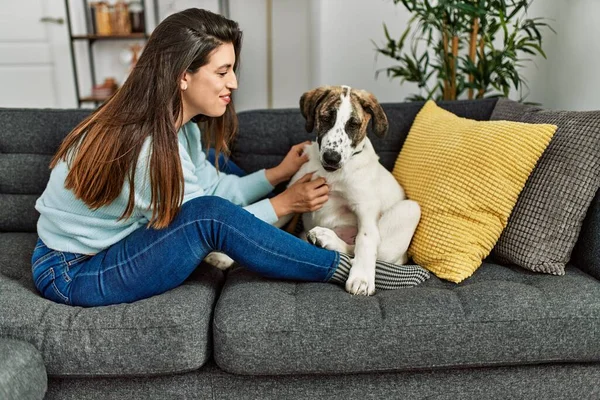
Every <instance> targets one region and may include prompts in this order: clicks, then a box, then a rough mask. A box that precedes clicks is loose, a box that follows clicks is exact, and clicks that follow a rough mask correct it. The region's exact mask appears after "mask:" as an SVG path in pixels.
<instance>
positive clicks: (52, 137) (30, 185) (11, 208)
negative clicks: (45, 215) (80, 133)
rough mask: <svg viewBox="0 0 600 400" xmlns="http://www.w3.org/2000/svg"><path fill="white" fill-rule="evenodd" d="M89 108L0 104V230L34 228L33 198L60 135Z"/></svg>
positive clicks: (40, 188)
mask: <svg viewBox="0 0 600 400" xmlns="http://www.w3.org/2000/svg"><path fill="white" fill-rule="evenodd" d="M89 113H90V110H83V109H77V110H50V109H6V108H0V171H1V173H0V232H7V231H10V232H35V230H36V223H37V219H38V214H37V212H36V211H35V209H34V204H35V201H36V199H37V198H38V197H39V196H40V195H41V194H42V192H43V191H44V189H45V188H46V183H47V182H48V178H49V176H50V170H49V168H48V165H49V163H50V160H51V159H52V156H53V155H54V153H55V152H56V150H57V149H58V147H59V145H60V143H61V142H62V140H63V138H64V137H65V136H66V135H67V133H69V132H70V131H71V129H73V128H74V127H75V126H76V125H77V124H78V123H79V122H80V121H81V120H83V119H84V118H85V117H86V116H87V115H88V114H89Z"/></svg>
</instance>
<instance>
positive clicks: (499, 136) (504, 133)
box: [392, 100, 556, 283]
mask: <svg viewBox="0 0 600 400" xmlns="http://www.w3.org/2000/svg"><path fill="white" fill-rule="evenodd" d="M555 131H556V126H555V125H548V124H524V123H520V122H508V121H474V120H471V119H467V118H460V117H458V116H456V115H454V114H452V113H450V112H448V111H446V110H443V109H442V108H440V107H438V106H437V105H436V104H435V102H434V101H433V100H430V101H428V102H427V103H426V104H425V105H424V106H423V109H422V110H421V111H420V112H419V115H417V117H416V119H415V122H414V123H413V126H412V128H411V129H410V133H409V135H408V138H407V139H406V142H404V146H403V147H402V151H401V152H400V154H399V155H398V160H397V161H396V165H395V166H394V170H393V171H392V174H393V175H394V177H395V178H396V180H398V182H399V183H400V184H401V185H402V187H403V188H404V190H405V192H406V196H407V197H408V198H409V199H411V200H414V201H416V202H417V203H419V206H421V220H420V221H419V225H418V226H417V230H416V231H415V234H414V236H413V238H412V242H411V244H410V247H409V248H408V255H409V256H410V257H412V258H413V260H414V261H415V262H416V263H417V264H419V265H421V266H423V267H425V268H426V269H428V270H429V271H431V272H433V273H434V274H436V275H437V276H438V277H440V278H443V279H447V280H449V281H452V282H456V283H458V282H461V281H463V280H464V279H466V278H468V277H470V276H471V275H472V274H473V272H475V270H476V269H477V268H479V266H480V265H481V262H482V260H483V259H484V258H485V257H487V256H488V255H489V253H490V252H491V251H492V248H493V247H494V245H495V244H496V241H497V240H498V238H499V237H500V234H501V233H502V230H503V229H504V227H506V223H507V221H508V217H509V215H510V212H511V210H512V208H513V207H514V205H515V203H516V202H517V197H518V196H519V193H521V190H522V189H523V186H524V185H525V182H526V181H527V177H528V176H529V174H530V173H531V171H532V170H533V168H534V167H535V164H536V162H537V160H538V159H539V158H540V156H541V155H542V153H543V152H544V150H545V149H546V146H548V143H550V139H551V138H552V135H554V132H555Z"/></svg>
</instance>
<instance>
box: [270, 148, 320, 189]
mask: <svg viewBox="0 0 600 400" xmlns="http://www.w3.org/2000/svg"><path fill="white" fill-rule="evenodd" d="M307 144H310V140H308V141H306V142H303V143H299V144H297V145H295V146H292V148H291V149H290V151H289V152H288V153H287V155H286V156H285V158H284V159H283V161H281V163H279V165H278V166H276V167H274V168H270V169H267V170H266V171H265V172H266V175H267V180H268V181H269V182H270V183H271V185H273V186H276V185H278V184H279V183H281V182H285V181H287V180H289V179H290V178H291V177H292V176H293V175H294V174H295V173H296V172H298V170H299V169H300V167H301V166H302V164H304V163H305V162H307V161H308V155H307V154H304V146H306V145H307Z"/></svg>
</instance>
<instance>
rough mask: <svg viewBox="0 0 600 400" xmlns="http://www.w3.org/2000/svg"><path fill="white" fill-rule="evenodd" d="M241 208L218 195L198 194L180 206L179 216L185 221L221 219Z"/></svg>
mask: <svg viewBox="0 0 600 400" xmlns="http://www.w3.org/2000/svg"><path fill="white" fill-rule="evenodd" d="M241 209H242V208H241V207H240V206H237V205H235V204H233V203H232V202H230V201H229V200H226V199H224V198H222V197H219V196H200V197H196V198H194V199H192V200H189V201H187V202H186V203H184V204H183V205H182V206H181V210H180V211H179V213H180V214H181V215H180V217H181V218H183V219H184V220H186V221H194V220H199V219H217V220H218V219H222V218H224V217H226V216H230V215H232V214H234V213H236V212H239V211H240V210H241Z"/></svg>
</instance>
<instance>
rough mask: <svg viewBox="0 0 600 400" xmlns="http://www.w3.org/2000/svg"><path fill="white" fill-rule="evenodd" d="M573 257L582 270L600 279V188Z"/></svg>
mask: <svg viewBox="0 0 600 400" xmlns="http://www.w3.org/2000/svg"><path fill="white" fill-rule="evenodd" d="M571 259H572V261H573V263H574V264H575V265H576V266H577V267H578V268H580V269H581V270H582V271H585V272H587V273H588V274H590V275H592V276H594V277H595V278H596V279H600V189H599V190H598V191H597V192H596V197H594V200H592V204H591V205H590V208H589V209H588V212H587V215H586V217H585V220H584V221H583V226H582V228H581V233H580V234H579V239H578V241H577V244H576V245H575V248H574V249H573V254H572V256H571Z"/></svg>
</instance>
